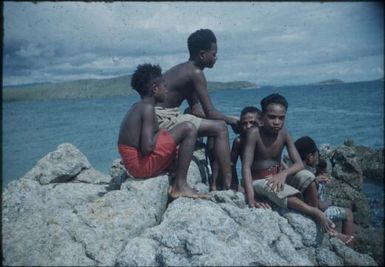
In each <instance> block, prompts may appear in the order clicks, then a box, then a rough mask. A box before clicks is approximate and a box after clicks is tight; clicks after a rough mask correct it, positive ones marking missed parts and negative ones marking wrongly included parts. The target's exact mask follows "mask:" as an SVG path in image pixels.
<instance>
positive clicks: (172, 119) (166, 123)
mask: <svg viewBox="0 0 385 267" xmlns="http://www.w3.org/2000/svg"><path fill="white" fill-rule="evenodd" d="M155 114H156V118H157V119H158V123H159V128H166V129H167V130H171V129H172V128H174V127H175V126H176V125H178V124H180V123H181V122H184V121H189V122H191V123H192V124H194V126H195V128H196V129H197V130H198V129H199V127H200V125H201V122H202V118H199V117H196V116H194V115H191V114H182V112H180V109H179V108H162V107H157V106H156V107H155Z"/></svg>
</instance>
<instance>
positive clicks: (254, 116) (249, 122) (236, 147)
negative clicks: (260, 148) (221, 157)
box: [231, 106, 262, 192]
mask: <svg viewBox="0 0 385 267" xmlns="http://www.w3.org/2000/svg"><path fill="white" fill-rule="evenodd" d="M240 125H241V127H240V135H239V136H237V137H235V138H234V141H233V145H232V147H231V171H232V176H233V179H232V181H231V187H232V188H233V189H235V190H237V191H240V192H243V191H244V189H243V188H242V186H241V185H240V182H239V179H238V174H237V161H238V158H239V157H241V160H242V151H243V143H244V139H245V135H246V132H247V130H248V129H250V128H251V127H259V126H260V125H262V112H261V111H260V110H259V109H258V108H257V107H254V106H248V107H245V108H244V109H242V111H241V116H240Z"/></svg>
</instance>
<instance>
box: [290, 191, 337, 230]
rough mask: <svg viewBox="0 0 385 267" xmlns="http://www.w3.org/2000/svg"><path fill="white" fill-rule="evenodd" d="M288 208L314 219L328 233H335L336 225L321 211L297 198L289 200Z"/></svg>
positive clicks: (293, 197)
mask: <svg viewBox="0 0 385 267" xmlns="http://www.w3.org/2000/svg"><path fill="white" fill-rule="evenodd" d="M287 206H288V207H289V208H291V209H295V210H298V211H300V212H302V213H304V214H306V215H309V216H311V217H312V218H314V220H315V221H316V222H317V223H319V224H320V225H321V227H322V228H323V229H324V230H325V231H326V232H327V233H334V228H335V225H334V223H333V222H332V221H330V220H329V219H328V218H327V217H326V216H325V214H324V213H323V212H322V211H321V210H320V209H318V208H316V207H312V206H310V205H308V204H306V203H305V202H303V201H302V200H301V199H299V198H298V197H296V196H290V197H288V198H287Z"/></svg>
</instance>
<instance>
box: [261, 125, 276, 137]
mask: <svg viewBox="0 0 385 267" xmlns="http://www.w3.org/2000/svg"><path fill="white" fill-rule="evenodd" d="M259 129H260V132H261V133H262V135H263V136H264V137H269V138H275V137H277V136H278V134H279V132H276V133H274V132H271V131H269V130H267V129H266V128H265V127H263V126H262V127H259Z"/></svg>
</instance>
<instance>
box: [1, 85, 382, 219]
mask: <svg viewBox="0 0 385 267" xmlns="http://www.w3.org/2000/svg"><path fill="white" fill-rule="evenodd" d="M270 93H279V94H282V95H283V96H285V97H286V99H287V100H288V102H289V108H288V112H287V116H286V122H285V125H286V127H287V128H288V129H289V131H290V132H291V134H292V137H293V140H296V139H297V138H299V137H301V136H303V135H309V136H311V137H312V138H313V139H314V140H315V141H316V142H317V144H324V143H328V144H331V145H333V146H337V145H341V144H343V142H344V141H345V140H347V139H351V140H354V142H355V144H359V145H364V146H368V147H371V148H382V147H383V146H384V138H383V137H384V136H383V132H384V122H383V121H384V118H383V116H384V82H383V81H377V82H361V83H349V84H347V83H345V84H344V83H343V84H333V85H308V86H290V87H277V88H272V87H262V88H250V89H236V88H235V89H233V90H226V91H216V92H211V93H210V96H211V99H212V102H213V104H214V105H215V107H216V108H217V109H218V110H220V111H222V112H223V113H225V114H228V115H235V116H239V114H240V112H241V110H242V108H243V107H245V106H250V105H254V106H257V107H258V108H260V104H259V103H260V101H261V99H262V98H263V97H265V96H266V95H268V94H270ZM138 100H139V97H138V96H137V95H136V94H134V95H130V96H125V97H109V98H90V99H75V100H72V99H71V100H52V101H20V102H4V103H3V110H2V112H3V114H2V115H3V132H2V137H3V146H2V147H3V151H2V153H3V159H2V180H3V188H4V186H6V185H7V184H8V182H9V181H11V180H13V179H17V178H20V177H22V176H23V175H24V174H25V173H26V172H27V171H29V170H30V169H31V168H32V167H33V166H35V164H36V163H37V161H38V160H39V159H41V158H42V157H44V156H45V155H46V154H47V153H48V152H51V151H53V150H55V149H56V148H57V146H58V145H60V144H62V143H66V142H69V143H72V144H73V145H75V146H76V147H77V148H78V149H79V150H80V151H82V152H83V153H84V154H85V155H86V157H87V158H88V160H89V161H90V163H91V165H92V166H93V167H94V168H96V169H97V170H99V171H102V172H104V173H108V172H109V169H110V167H111V164H112V162H113V160H115V159H117V158H119V154H118V151H117V144H116V142H117V137H118V131H119V127H120V123H121V120H122V119H123V117H124V115H125V113H126V112H127V110H128V108H129V107H130V106H131V104H132V103H134V102H136V101H138ZM186 106H187V105H186V103H184V104H183V105H182V109H183V108H184V107H186ZM234 137H235V134H234V133H233V132H232V130H231V129H230V128H229V139H230V144H231V143H232V140H233V138H234ZM239 168H240V166H238V169H239ZM364 188H365V187H364ZM367 188H370V189H371V190H368V191H369V192H370V194H371V195H378V193H381V192H382V197H383V187H382V188H381V189H380V190H379V191H378V190H377V191H378V192H377V191H376V190H374V191H373V190H372V189H373V188H372V187H367ZM382 216H383V215H382ZM382 218H383V217H382Z"/></svg>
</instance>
